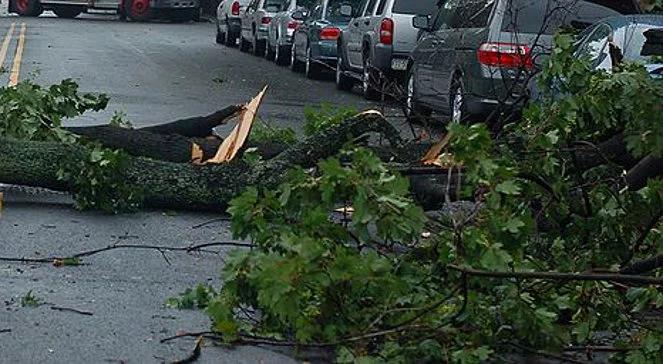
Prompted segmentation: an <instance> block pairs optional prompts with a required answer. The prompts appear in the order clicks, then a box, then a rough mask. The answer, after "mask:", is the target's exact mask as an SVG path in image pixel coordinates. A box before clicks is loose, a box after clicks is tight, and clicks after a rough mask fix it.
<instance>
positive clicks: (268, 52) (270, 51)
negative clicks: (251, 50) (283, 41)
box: [265, 40, 278, 61]
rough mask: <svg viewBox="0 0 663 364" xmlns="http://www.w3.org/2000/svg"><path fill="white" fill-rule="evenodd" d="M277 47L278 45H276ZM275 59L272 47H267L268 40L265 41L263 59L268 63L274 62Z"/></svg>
mask: <svg viewBox="0 0 663 364" xmlns="http://www.w3.org/2000/svg"><path fill="white" fill-rule="evenodd" d="M277 47H278V45H277ZM275 58H276V56H275V51H274V49H272V47H270V46H269V40H266V41H265V59H266V60H268V61H274V59H275Z"/></svg>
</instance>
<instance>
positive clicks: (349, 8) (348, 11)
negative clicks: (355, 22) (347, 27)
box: [340, 5, 354, 18]
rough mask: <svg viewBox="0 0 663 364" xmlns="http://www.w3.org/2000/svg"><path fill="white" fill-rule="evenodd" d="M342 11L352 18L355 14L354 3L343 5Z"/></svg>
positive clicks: (342, 13) (344, 14)
mask: <svg viewBox="0 0 663 364" xmlns="http://www.w3.org/2000/svg"><path fill="white" fill-rule="evenodd" d="M340 13H341V15H342V16H344V17H346V18H352V15H354V14H353V11H352V5H341V11H340Z"/></svg>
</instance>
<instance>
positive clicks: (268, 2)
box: [263, 0, 281, 13]
mask: <svg viewBox="0 0 663 364" xmlns="http://www.w3.org/2000/svg"><path fill="white" fill-rule="evenodd" d="M263 8H265V10H267V11H269V12H270V13H276V12H279V11H281V1H280V0H265V5H263Z"/></svg>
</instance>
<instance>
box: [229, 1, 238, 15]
mask: <svg viewBox="0 0 663 364" xmlns="http://www.w3.org/2000/svg"><path fill="white" fill-rule="evenodd" d="M239 6H240V5H239V1H235V2H234V3H233V5H232V7H231V10H230V12H231V13H232V14H233V15H239Z"/></svg>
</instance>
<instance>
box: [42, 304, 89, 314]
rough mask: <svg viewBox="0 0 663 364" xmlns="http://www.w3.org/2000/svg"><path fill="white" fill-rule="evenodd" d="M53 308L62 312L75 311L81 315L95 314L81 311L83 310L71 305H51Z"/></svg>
mask: <svg viewBox="0 0 663 364" xmlns="http://www.w3.org/2000/svg"><path fill="white" fill-rule="evenodd" d="M51 310H54V311H60V312H73V313H77V314H79V315H84V316H92V315H94V314H93V313H92V312H88V311H81V310H77V309H75V308H69V307H58V306H51Z"/></svg>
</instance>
